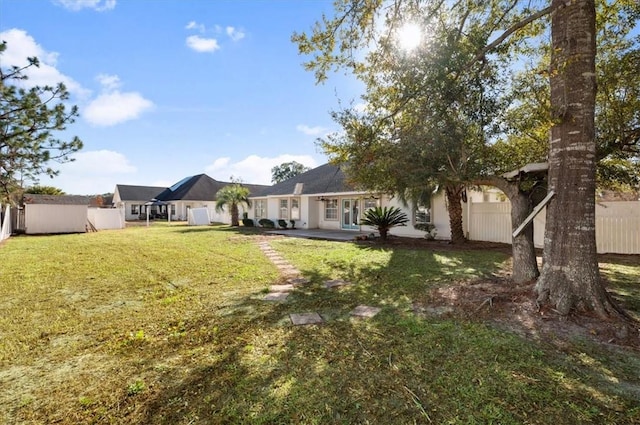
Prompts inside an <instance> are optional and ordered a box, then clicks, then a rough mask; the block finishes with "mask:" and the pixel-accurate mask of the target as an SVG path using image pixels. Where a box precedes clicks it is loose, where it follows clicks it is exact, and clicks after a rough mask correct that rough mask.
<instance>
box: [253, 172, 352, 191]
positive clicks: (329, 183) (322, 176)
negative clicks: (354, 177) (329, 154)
mask: <svg viewBox="0 0 640 425" xmlns="http://www.w3.org/2000/svg"><path fill="white" fill-rule="evenodd" d="M354 190H356V188H354V187H353V186H351V185H349V184H348V183H347V180H346V178H345V175H344V173H343V172H342V170H341V169H340V167H338V166H336V165H332V164H324V165H321V166H319V167H316V168H314V169H312V170H309V171H307V172H306V173H302V174H298V175H297V176H295V177H292V178H290V179H288V180H285V181H283V182H280V183H278V184H275V185H273V186H271V187H269V188H268V189H267V190H266V191H265V192H264V193H263V196H269V195H292V194H296V195H313V194H322V193H340V192H353V191H354ZM253 196H259V195H253Z"/></svg>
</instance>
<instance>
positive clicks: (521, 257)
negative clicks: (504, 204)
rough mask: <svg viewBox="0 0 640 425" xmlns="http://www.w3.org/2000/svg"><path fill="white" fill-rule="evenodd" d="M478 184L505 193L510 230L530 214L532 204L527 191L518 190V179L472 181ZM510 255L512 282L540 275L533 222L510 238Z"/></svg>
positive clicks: (497, 178)
mask: <svg viewBox="0 0 640 425" xmlns="http://www.w3.org/2000/svg"><path fill="white" fill-rule="evenodd" d="M474 183H475V184H479V185H491V186H495V187H497V188H498V189H500V190H501V191H503V192H504V194H505V195H507V198H509V202H510V203H511V230H512V231H513V230H516V229H517V228H518V227H519V226H520V224H522V222H523V221H524V220H525V218H527V217H528V216H529V214H531V211H532V210H533V205H532V202H531V199H530V197H529V194H528V193H525V192H523V191H521V190H520V182H519V181H513V182H512V181H507V180H505V179H504V178H501V177H497V176H495V177H487V178H485V179H481V180H477V181H475V182H474ZM511 255H512V259H513V260H512V261H513V270H512V273H511V279H512V280H513V282H514V283H525V282H531V281H532V280H533V279H535V278H537V277H538V276H539V275H540V271H539V270H538V260H537V258H536V248H535V245H534V243H533V222H531V223H530V224H529V225H528V226H527V227H525V229H524V230H523V231H522V232H521V233H520V234H519V235H518V236H516V237H515V238H511Z"/></svg>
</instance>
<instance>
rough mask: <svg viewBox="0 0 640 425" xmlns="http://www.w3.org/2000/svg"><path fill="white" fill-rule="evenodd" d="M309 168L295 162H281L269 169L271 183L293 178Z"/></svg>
mask: <svg viewBox="0 0 640 425" xmlns="http://www.w3.org/2000/svg"><path fill="white" fill-rule="evenodd" d="M310 169H311V168H309V167H307V166H305V165H304V164H300V163H299V162H297V161H291V162H283V163H282V164H280V165H276V166H275V167H273V168H272V169H271V183H274V184H275V183H280V182H283V181H285V180H289V179H290V178H291V177H295V176H297V175H298V174H302V173H304V172H307V171H309V170H310Z"/></svg>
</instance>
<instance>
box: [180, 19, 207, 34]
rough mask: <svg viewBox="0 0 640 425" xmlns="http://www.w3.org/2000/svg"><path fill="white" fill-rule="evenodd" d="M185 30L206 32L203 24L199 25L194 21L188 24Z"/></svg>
mask: <svg viewBox="0 0 640 425" xmlns="http://www.w3.org/2000/svg"><path fill="white" fill-rule="evenodd" d="M185 28H186V29H188V30H198V31H200V32H205V31H206V29H205V26H204V24H199V23H197V22H196V21H191V22H189V23H188V24H187V26H186V27H185Z"/></svg>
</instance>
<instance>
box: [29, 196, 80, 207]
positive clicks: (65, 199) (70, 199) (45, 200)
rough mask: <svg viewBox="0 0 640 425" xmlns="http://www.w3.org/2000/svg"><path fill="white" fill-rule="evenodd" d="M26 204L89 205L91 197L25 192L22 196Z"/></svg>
mask: <svg viewBox="0 0 640 425" xmlns="http://www.w3.org/2000/svg"><path fill="white" fill-rule="evenodd" d="M22 202H23V203H24V204H48V205H51V204H53V205H87V206H88V205H89V197H88V196H81V195H39V194H34V193H25V194H24V195H23V196H22Z"/></svg>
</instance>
